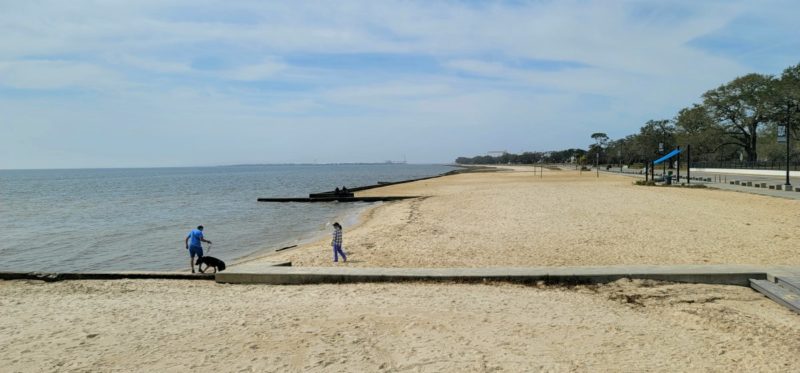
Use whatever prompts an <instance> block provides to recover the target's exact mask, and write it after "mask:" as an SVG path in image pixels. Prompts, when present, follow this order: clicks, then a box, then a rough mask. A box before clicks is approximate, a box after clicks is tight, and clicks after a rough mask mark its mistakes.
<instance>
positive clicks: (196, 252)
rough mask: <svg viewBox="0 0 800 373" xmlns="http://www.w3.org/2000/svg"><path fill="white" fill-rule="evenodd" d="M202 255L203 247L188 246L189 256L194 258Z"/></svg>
mask: <svg viewBox="0 0 800 373" xmlns="http://www.w3.org/2000/svg"><path fill="white" fill-rule="evenodd" d="M195 256H197V257H202V256H203V247H202V246H189V257H191V258H194V257H195Z"/></svg>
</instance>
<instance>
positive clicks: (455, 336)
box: [0, 280, 800, 372]
mask: <svg viewBox="0 0 800 373" xmlns="http://www.w3.org/2000/svg"><path fill="white" fill-rule="evenodd" d="M0 309H2V314H0V345H2V346H3V348H2V349H0V371H3V372H16V371H20V372H33V371H92V372H96V371H120V372H127V371H142V372H145V371H146V372H165V371H189V370H193V371H223V372H240V371H241V372H252V371H259V372H260V371H279V372H286V371H330V372H339V371H342V372H369V371H412V372H415V371H425V372H441V371H461V372H467V371H470V372H471V371H484V372H486V371H511V372H519V371H540V370H546V371H625V372H629V371H664V372H673V371H718V372H725V371H798V369H800V362H798V360H797V359H796V357H797V354H798V353H800V341H798V339H797V338H796V336H797V334H798V333H800V323H799V322H798V316H797V315H795V314H793V313H791V312H790V311H788V310H786V309H784V308H783V307H781V306H779V305H777V304H775V303H773V302H771V301H769V300H766V299H765V298H764V297H762V296H761V295H759V294H757V293H755V292H753V291H751V290H750V289H748V288H745V287H736V286H706V285H674V284H659V283H653V282H640V281H637V282H630V281H624V280H623V281H619V282H616V283H613V284H609V285H601V286H579V287H575V288H561V287H525V286H520V285H509V284H487V285H466V284H424V283H423V284H357V285H338V286H337V285H314V286H267V285H220V284H215V283H213V282H205V281H154V280H139V281H133V280H120V281H68V282H60V283H41V282H23V281H5V282H3V281H0Z"/></svg>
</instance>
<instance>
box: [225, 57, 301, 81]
mask: <svg viewBox="0 0 800 373" xmlns="http://www.w3.org/2000/svg"><path fill="white" fill-rule="evenodd" d="M286 68H287V65H286V64H285V63H283V62H279V61H276V60H273V59H267V60H264V61H263V62H261V63H258V64H253V65H244V66H240V67H237V68H234V69H231V70H227V71H224V72H223V73H222V76H224V77H226V78H228V79H232V80H240V81H258V80H264V79H267V78H270V77H273V76H275V75H276V74H277V73H279V72H281V71H283V70H285V69H286Z"/></svg>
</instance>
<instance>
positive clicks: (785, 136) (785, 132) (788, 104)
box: [778, 101, 793, 190]
mask: <svg viewBox="0 0 800 373" xmlns="http://www.w3.org/2000/svg"><path fill="white" fill-rule="evenodd" d="M792 104H793V103H792V102H791V101H786V124H785V125H783V126H778V142H780V141H781V139H783V140H784V141H785V142H786V184H784V188H783V189H784V190H792V183H791V182H789V159H790V158H791V142H792V141H791V134H790V133H791V132H792V131H791V128H792V125H791V124H792V122H791V120H792ZM781 127H783V131H781ZM781 132H783V136H781V135H782V134H781Z"/></svg>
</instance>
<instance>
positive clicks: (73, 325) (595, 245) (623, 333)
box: [0, 169, 800, 372]
mask: <svg viewBox="0 0 800 373" xmlns="http://www.w3.org/2000/svg"><path fill="white" fill-rule="evenodd" d="M528 170H529V169H528ZM631 182H632V180H631V179H629V178H624V177H616V176H609V175H603V176H602V177H601V178H600V179H596V178H595V177H594V175H593V174H584V175H578V174H577V173H574V172H568V171H550V172H546V173H545V175H544V177H543V178H539V175H535V176H534V174H532V173H530V172H508V173H493V174H464V175H458V176H452V177H446V178H439V179H434V180H428V181H424V182H417V183H411V184H404V185H398V186H392V187H388V188H381V189H376V190H372V191H369V192H367V193H363V194H362V195H366V194H372V195H376V194H392V195H396V194H406V195H425V196H428V197H426V198H422V199H415V200H409V201H402V202H396V203H388V204H383V205H380V206H379V207H377V208H374V209H371V210H369V212H368V213H367V216H365V218H364V219H363V223H362V224H361V225H360V226H358V227H356V228H354V229H347V230H346V231H345V248H346V250H347V251H348V252H349V253H350V257H351V259H352V262H351V263H348V264H347V265H350V266H393V267H480V266H541V265H604V264H686V263H715V264H716V263H731V264H792V265H796V264H798V263H800V260H799V259H798V257H800V255H797V252H796V249H795V247H794V246H793V243H795V242H797V238H798V230H797V229H796V228H797V227H798V225H800V220H798V219H797V218H798V217H800V208H799V207H800V202H797V201H791V200H782V199H776V198H769V197H763V196H756V195H748V194H742V193H732V192H722V191H713V190H689V189H677V188H671V189H665V188H648V187H635V186H633V185H631ZM276 259H282V260H283V259H288V260H291V261H293V262H294V264H295V265H305V266H309V265H311V266H322V265H331V263H330V260H331V258H330V248H329V246H328V242H327V240H324V241H320V242H316V243H314V244H311V245H305V246H302V247H300V248H298V249H296V250H290V251H288V252H282V253H279V254H278V255H272V256H269V257H266V258H263V259H258V260H276ZM340 265H342V264H340ZM0 310H1V311H0V346H2V349H0V371H3V372H5V371H10V372H13V371H21V372H28V371H126V372H127V371H148V372H150V371H159V372H160V371H188V370H200V369H202V370H203V371H225V372H228V371H244V372H248V371H280V372H284V371H349V372H352V371H357V372H361V371H431V372H439V371H514V372H516V371H540V370H544V371H626V372H627V371H665V372H672V371H720V372H723V371H798V370H800V362H798V361H797V360H796V356H797V354H798V353H799V352H800V341H798V340H797V338H796V335H797V334H798V332H800V322H799V321H800V316H798V315H795V314H793V313H791V312H790V311H788V310H787V309H785V308H783V307H781V306H780V305H778V304H776V303H774V302H772V301H770V300H768V299H766V298H765V297H763V296H761V295H760V294H758V293H756V292H754V291H752V290H751V289H749V288H746V287H735V286H708V285H675V284H659V283H653V282H642V281H634V282H631V281H619V282H616V283H613V284H608V285H600V286H579V287H574V288H563V287H544V286H542V287H535V286H534V287H526V286H520V285H509V284H485V285H474V284H473V285H468V284H425V283H410V284H409V283H405V284H356V285H309V286H266V285H252V286H246V285H220V284H215V283H212V282H205V281H152V280H150V281H148V280H140V281H68V282H60V283H41V282H26V281H6V282H3V281H0Z"/></svg>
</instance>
